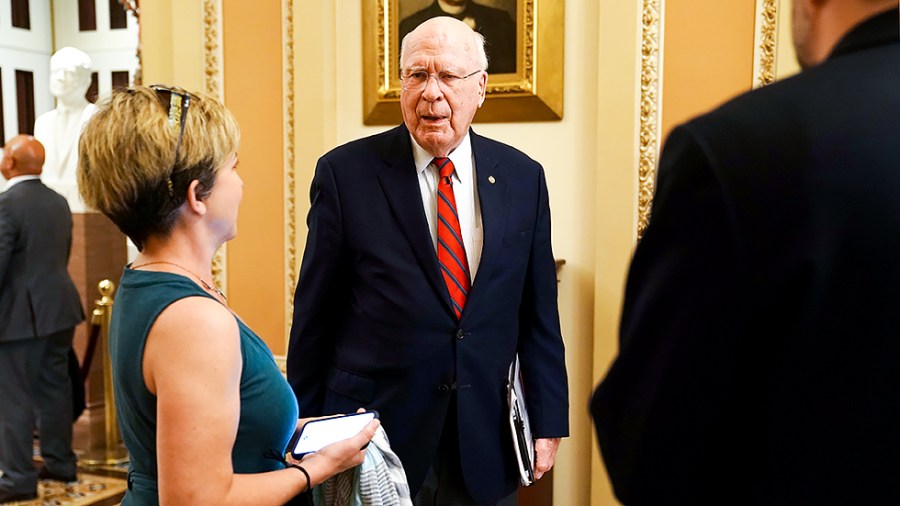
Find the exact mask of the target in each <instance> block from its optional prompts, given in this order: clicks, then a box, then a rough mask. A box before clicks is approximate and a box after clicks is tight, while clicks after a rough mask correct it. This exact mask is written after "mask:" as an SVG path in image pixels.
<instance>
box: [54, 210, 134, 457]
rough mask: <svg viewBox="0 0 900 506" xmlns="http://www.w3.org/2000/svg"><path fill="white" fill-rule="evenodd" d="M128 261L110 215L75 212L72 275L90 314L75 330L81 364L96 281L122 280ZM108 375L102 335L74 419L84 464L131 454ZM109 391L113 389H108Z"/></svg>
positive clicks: (77, 447) (96, 296)
mask: <svg viewBox="0 0 900 506" xmlns="http://www.w3.org/2000/svg"><path fill="white" fill-rule="evenodd" d="M125 262H126V242H125V236H124V235H123V234H122V233H121V232H120V231H119V229H118V228H116V226H115V225H114V224H113V223H112V222H111V221H110V220H109V218H107V217H106V216H103V215H102V214H100V213H72V254H71V256H70V257H69V274H70V275H71V276H72V280H73V281H74V282H75V286H76V287H77V288H78V293H79V295H80V296H81V300H82V302H83V303H84V305H85V311H84V313H85V315H86V316H87V320H86V321H85V322H84V323H83V324H81V325H79V326H78V328H77V329H76V331H75V341H74V344H73V347H74V348H75V352H76V353H77V354H78V358H79V360H80V361H81V362H82V363H84V354H85V351H86V348H87V344H88V343H87V341H88V336H89V335H90V323H91V315H92V313H93V311H94V307H95V301H97V300H98V299H100V297H101V295H100V292H99V291H98V289H97V285H98V283H99V282H100V281H102V280H104V279H109V280H110V281H112V282H113V283H116V284H118V282H119V277H120V276H121V275H122V268H123V267H124V266H125ZM109 378H111V371H110V370H109V352H108V348H107V343H106V335H105V334H103V333H101V335H100V338H99V339H98V342H97V347H96V349H95V351H94V356H93V358H92V360H91V369H90V374H89V376H88V381H87V384H86V385H85V393H86V395H85V397H86V401H87V402H86V404H87V407H86V408H85V411H84V414H82V415H81V417H80V418H79V419H78V421H77V422H76V423H75V428H74V434H73V447H74V450H75V453H76V455H78V459H79V464H81V465H89V466H97V465H114V464H117V463H121V462H124V461H126V460H127V458H128V456H127V452H126V451H125V449H124V447H123V446H122V443H121V438H120V437H119V432H118V430H119V429H118V426H117V425H116V424H117V420H116V417H115V406H114V405H112V402H111V400H112V391H111V382H110V381H109ZM107 390H110V391H109V392H108V393H107ZM107 399H109V401H110V402H109V404H110V405H109V406H107Z"/></svg>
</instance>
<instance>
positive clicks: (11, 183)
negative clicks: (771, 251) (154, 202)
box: [0, 174, 41, 193]
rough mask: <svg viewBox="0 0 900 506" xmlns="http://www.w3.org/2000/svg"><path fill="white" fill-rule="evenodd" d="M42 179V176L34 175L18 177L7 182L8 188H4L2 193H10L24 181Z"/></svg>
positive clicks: (0, 191)
mask: <svg viewBox="0 0 900 506" xmlns="http://www.w3.org/2000/svg"><path fill="white" fill-rule="evenodd" d="M40 178H41V176H35V175H34V174H29V175H26V176H16V177H13V178H10V179H9V180H8V181H7V182H6V186H4V187H3V189H2V190H0V193H3V192H5V191H8V190H9V189H10V188H12V187H13V186H15V185H17V184H19V183H21V182H22V181H30V180H32V179H40Z"/></svg>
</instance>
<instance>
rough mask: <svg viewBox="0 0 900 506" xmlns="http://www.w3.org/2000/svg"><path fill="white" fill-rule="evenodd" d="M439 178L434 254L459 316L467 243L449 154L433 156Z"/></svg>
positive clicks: (466, 278)
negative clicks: (461, 222)
mask: <svg viewBox="0 0 900 506" xmlns="http://www.w3.org/2000/svg"><path fill="white" fill-rule="evenodd" d="M433 163H434V165H435V166H436V167H437V168H438V172H439V173H440V178H439V180H438V191H437V215H438V225H437V230H438V232H437V242H438V244H437V257H438V263H440V264H441V273H442V274H443V275H444V282H445V283H447V290H449V291H450V299H452V301H453V309H454V310H455V311H456V317H457V318H459V317H460V316H462V310H463V307H465V305H466V297H467V296H468V295H469V287H470V283H471V282H470V281H469V261H468V259H467V258H466V247H465V245H464V244H463V240H462V233H461V232H460V228H459V215H458V214H457V213H456V198H455V197H454V196H453V180H452V177H451V176H452V175H453V171H454V167H453V162H451V161H450V159H449V158H435V159H434V162H433Z"/></svg>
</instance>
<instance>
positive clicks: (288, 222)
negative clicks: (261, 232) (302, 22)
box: [281, 0, 299, 340]
mask: <svg viewBox="0 0 900 506" xmlns="http://www.w3.org/2000/svg"><path fill="white" fill-rule="evenodd" d="M282 19H283V21H282V24H281V37H282V42H283V44H284V51H282V58H283V60H282V66H283V70H284V81H283V83H282V90H283V93H284V100H283V104H284V245H285V255H284V272H285V280H284V287H285V298H284V300H285V312H284V314H285V333H284V335H285V340H287V339H288V336H289V335H290V330H291V323H292V321H293V315H294V286H295V284H296V283H297V274H298V271H299V267H298V265H297V169H296V167H295V161H294V147H295V146H294V143H295V140H294V109H295V107H294V0H284V3H283V4H282Z"/></svg>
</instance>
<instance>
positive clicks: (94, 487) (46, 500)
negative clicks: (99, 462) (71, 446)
mask: <svg viewBox="0 0 900 506" xmlns="http://www.w3.org/2000/svg"><path fill="white" fill-rule="evenodd" d="M104 474H105V473H104ZM124 495H125V479H124V478H123V477H120V476H105V475H103V474H92V473H89V472H84V471H79V473H78V481H75V482H72V483H62V482H59V481H50V480H41V481H40V482H38V498H37V499H33V500H30V501H21V502H13V503H8V504H12V505H17V506H87V505H94V506H112V505H117V504H119V502H120V501H121V500H122V496H124Z"/></svg>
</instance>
